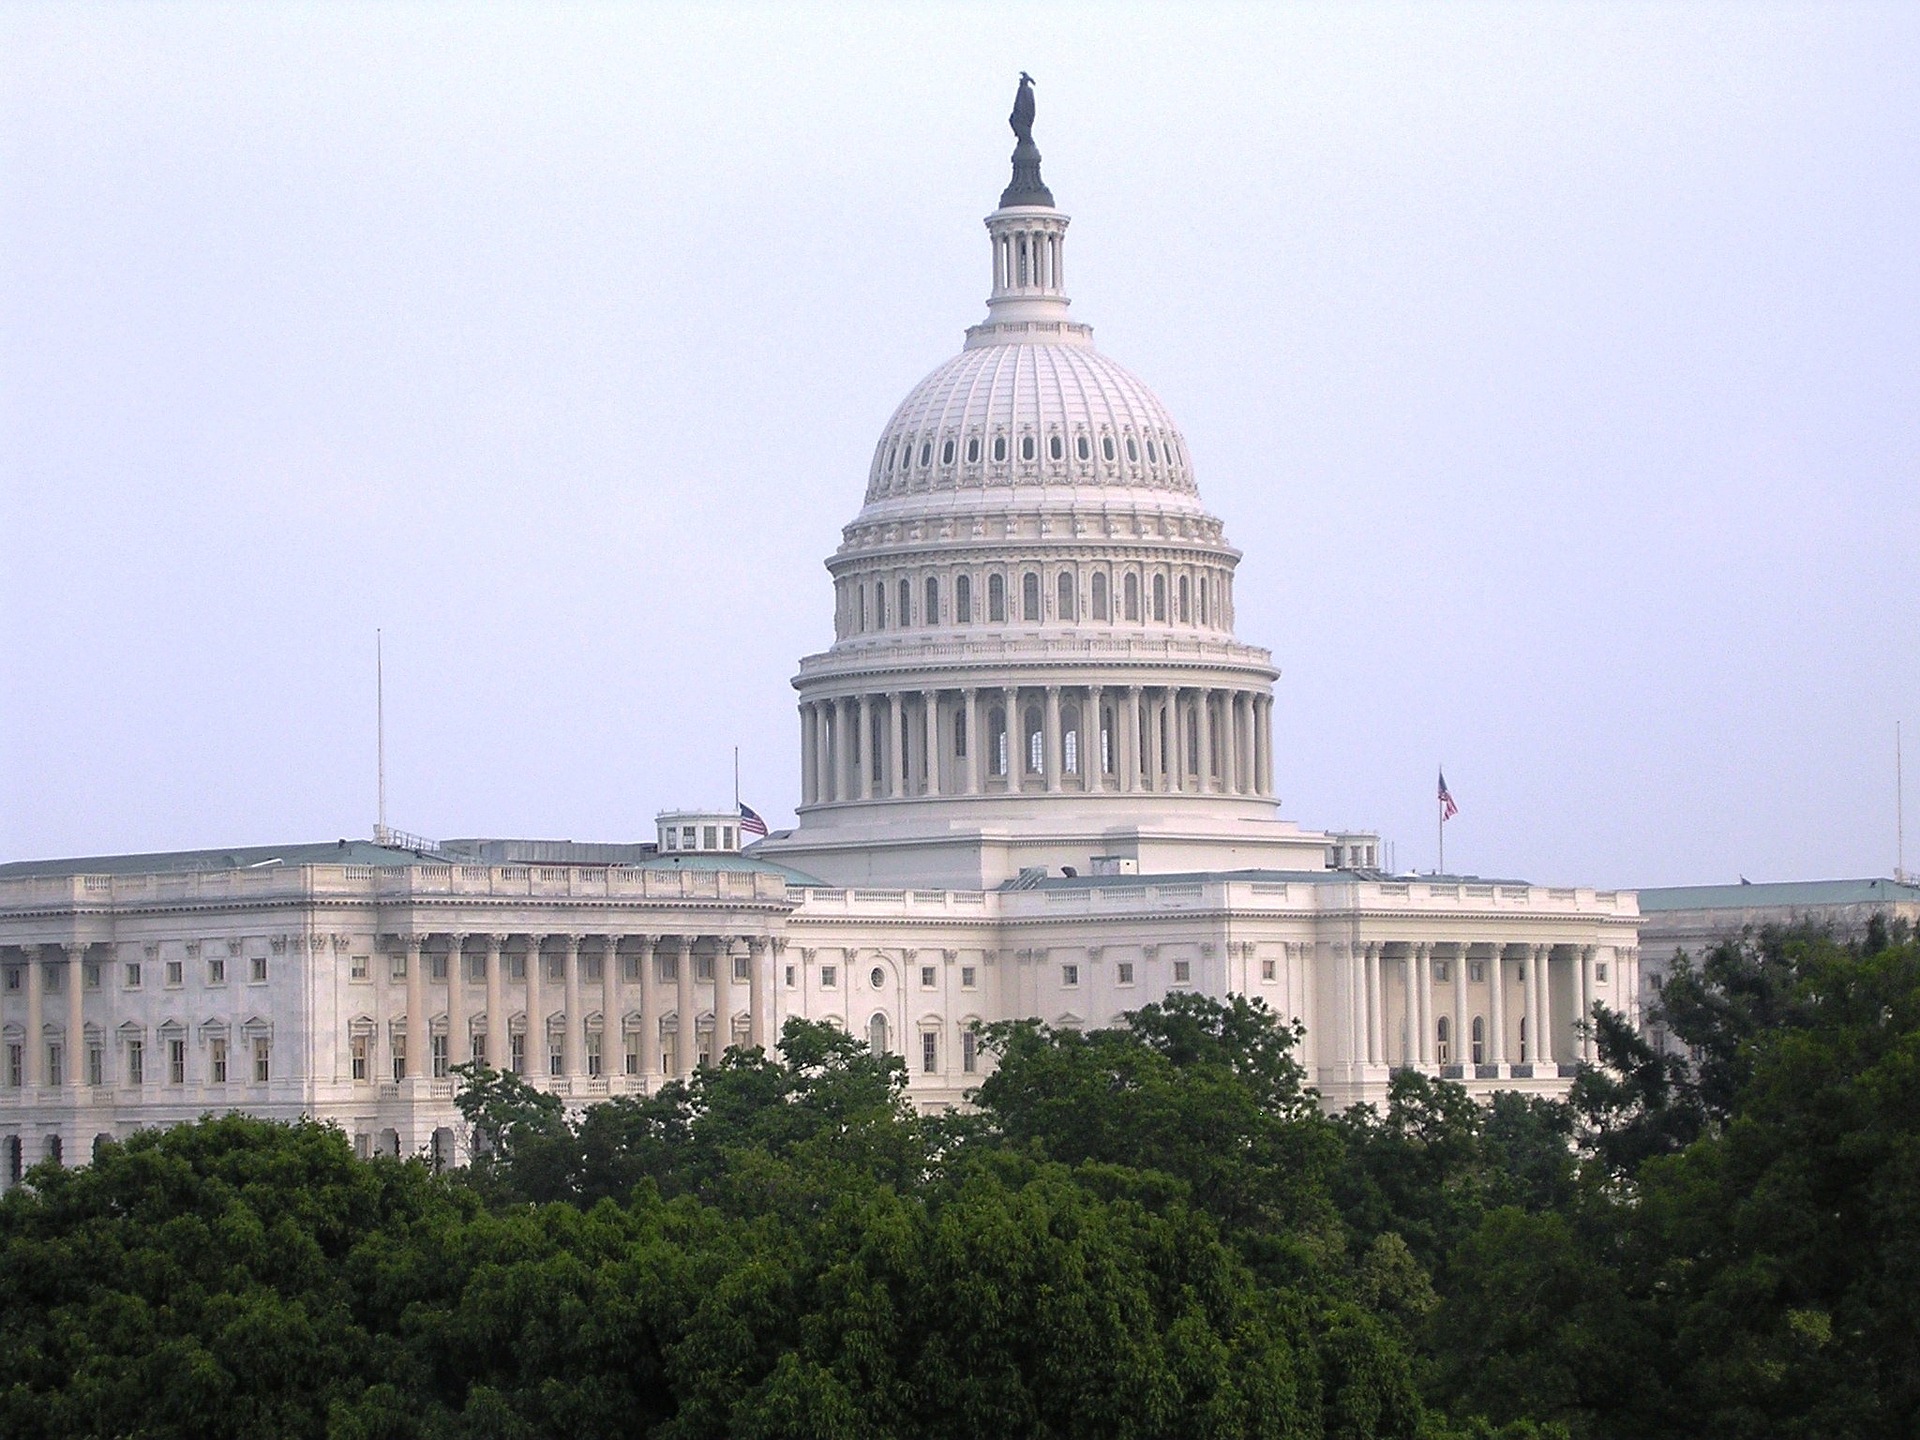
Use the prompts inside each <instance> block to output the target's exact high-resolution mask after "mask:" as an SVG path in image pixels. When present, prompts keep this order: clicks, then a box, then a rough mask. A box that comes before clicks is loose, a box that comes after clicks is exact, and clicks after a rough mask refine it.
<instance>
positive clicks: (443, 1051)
mask: <svg viewBox="0 0 1920 1440" xmlns="http://www.w3.org/2000/svg"><path fill="white" fill-rule="evenodd" d="M450 1038H451V1037H449V1036H446V1035H435V1036H433V1037H432V1038H431V1040H430V1042H429V1043H431V1045H432V1046H433V1078H434V1079H436V1080H444V1079H446V1078H447V1064H448V1062H449V1061H450V1060H452V1058H453V1057H452V1055H451V1054H449V1053H448V1049H447V1042H448V1040H449V1039H450Z"/></svg>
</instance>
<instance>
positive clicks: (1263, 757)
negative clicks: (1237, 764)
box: [1253, 695, 1273, 795]
mask: <svg viewBox="0 0 1920 1440" xmlns="http://www.w3.org/2000/svg"><path fill="white" fill-rule="evenodd" d="M1253 775H1254V780H1253V786H1254V789H1255V791H1256V792H1257V793H1259V794H1261V795H1271V794H1273V697H1272V696H1271V695H1256V696H1254V697H1253Z"/></svg>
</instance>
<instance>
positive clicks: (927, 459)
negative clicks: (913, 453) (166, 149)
mask: <svg viewBox="0 0 1920 1440" xmlns="http://www.w3.org/2000/svg"><path fill="white" fill-rule="evenodd" d="M932 463H933V441H931V440H922V441H921V442H920V465H921V467H922V468H923V469H924V468H925V467H926V466H928V465H930V464H932Z"/></svg>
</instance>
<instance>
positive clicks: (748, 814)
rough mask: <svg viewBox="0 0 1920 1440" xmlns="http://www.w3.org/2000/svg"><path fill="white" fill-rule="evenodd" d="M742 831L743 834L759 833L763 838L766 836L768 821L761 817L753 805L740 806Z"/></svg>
mask: <svg viewBox="0 0 1920 1440" xmlns="http://www.w3.org/2000/svg"><path fill="white" fill-rule="evenodd" d="M740 833H741V834H742V835H758V836H760V837H761V838H762V839H765V838H766V834H767V822H766V821H764V820H762V819H761V818H760V816H759V814H758V812H756V811H755V810H754V808H753V807H752V806H751V805H741V806H740Z"/></svg>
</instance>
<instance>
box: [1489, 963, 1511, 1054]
mask: <svg viewBox="0 0 1920 1440" xmlns="http://www.w3.org/2000/svg"><path fill="white" fill-rule="evenodd" d="M1505 955H1506V947H1505V946H1504V945H1502V944H1501V943H1500V942H1499V941H1497V940H1496V941H1495V942H1494V943H1493V946H1492V953H1491V954H1490V955H1489V956H1488V957H1487V979H1488V981H1489V982H1490V983H1489V984H1488V986H1487V1063H1488V1064H1489V1065H1492V1066H1495V1067H1496V1068H1502V1069H1504V1068H1505V1066H1506V1063H1507V975H1506V971H1507V962H1506V960H1505V958H1504V957H1505Z"/></svg>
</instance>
